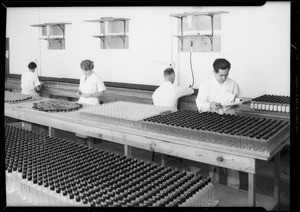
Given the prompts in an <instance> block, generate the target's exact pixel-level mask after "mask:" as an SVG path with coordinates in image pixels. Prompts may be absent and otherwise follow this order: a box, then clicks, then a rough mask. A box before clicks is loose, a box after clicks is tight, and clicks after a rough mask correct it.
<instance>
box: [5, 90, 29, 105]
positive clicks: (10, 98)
mask: <svg viewBox="0 0 300 212" xmlns="http://www.w3.org/2000/svg"><path fill="white" fill-rule="evenodd" d="M31 98H32V97H31V96H29V95H25V94H21V93H18V92H10V91H5V93H4V102H19V101H24V100H27V99H31Z"/></svg>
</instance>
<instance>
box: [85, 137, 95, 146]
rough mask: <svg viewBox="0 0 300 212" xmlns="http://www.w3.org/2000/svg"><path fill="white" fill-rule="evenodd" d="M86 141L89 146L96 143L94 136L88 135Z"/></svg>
mask: <svg viewBox="0 0 300 212" xmlns="http://www.w3.org/2000/svg"><path fill="white" fill-rule="evenodd" d="M86 142H87V145H88V147H93V146H94V145H93V144H94V138H92V137H87V138H86Z"/></svg>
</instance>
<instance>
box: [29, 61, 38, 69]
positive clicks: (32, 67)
mask: <svg viewBox="0 0 300 212" xmlns="http://www.w3.org/2000/svg"><path fill="white" fill-rule="evenodd" d="M36 67H37V65H36V64H35V62H30V63H29V64H28V68H29V69H30V70H32V69H35V68H36Z"/></svg>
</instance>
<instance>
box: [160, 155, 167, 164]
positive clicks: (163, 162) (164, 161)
mask: <svg viewBox="0 0 300 212" xmlns="http://www.w3.org/2000/svg"><path fill="white" fill-rule="evenodd" d="M161 165H162V166H165V165H166V158H165V154H161Z"/></svg>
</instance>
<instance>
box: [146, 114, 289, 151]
mask: <svg viewBox="0 0 300 212" xmlns="http://www.w3.org/2000/svg"><path fill="white" fill-rule="evenodd" d="M142 129H143V130H147V131H151V132H156V133H161V134H166V135H171V136H174V137H181V138H187V139H192V140H197V141H200V142H208V143H214V144H218V145H226V146H231V147H236V148H243V149H250V150H254V151H268V152H270V151H271V150H273V149H274V148H275V147H276V145H277V144H278V143H279V142H281V141H282V139H284V138H285V137H286V136H287V135H289V129H290V124H289V122H288V121H282V120H275V119H267V118H257V117H248V116H241V115H239V116H238V115H230V114H223V115H220V114H217V113H212V112H204V113H199V112H197V111H193V110H179V111H177V112H174V113H170V114H166V115H157V116H153V117H150V118H147V119H144V120H143V122H142Z"/></svg>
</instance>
